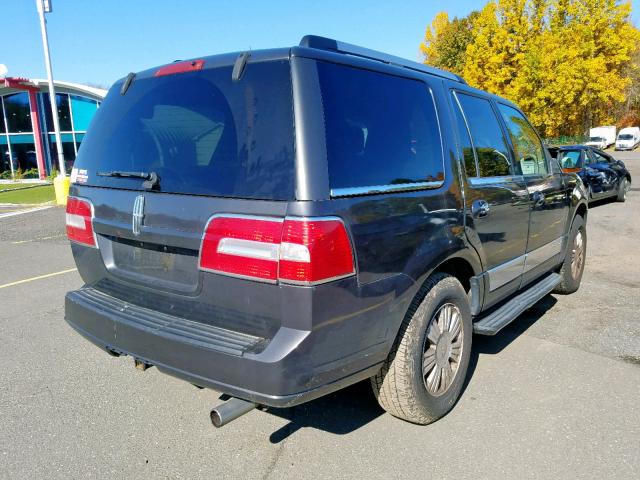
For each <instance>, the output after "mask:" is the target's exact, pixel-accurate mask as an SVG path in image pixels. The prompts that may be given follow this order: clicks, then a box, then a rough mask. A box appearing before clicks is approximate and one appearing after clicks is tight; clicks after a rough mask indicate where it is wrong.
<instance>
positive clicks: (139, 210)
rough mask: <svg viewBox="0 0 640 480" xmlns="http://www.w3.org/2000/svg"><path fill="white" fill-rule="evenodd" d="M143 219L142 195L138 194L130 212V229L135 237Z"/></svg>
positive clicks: (138, 233) (140, 228) (139, 230)
mask: <svg viewBox="0 0 640 480" xmlns="http://www.w3.org/2000/svg"><path fill="white" fill-rule="evenodd" d="M143 221H144V195H138V196H137V197H136V199H135V201H134V202H133V212H132V213H131V231H132V232H133V234H134V235H135V236H136V237H137V236H138V235H140V232H141V231H142V222H143Z"/></svg>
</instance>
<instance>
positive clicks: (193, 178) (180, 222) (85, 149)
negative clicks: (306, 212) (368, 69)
mask: <svg viewBox="0 0 640 480" xmlns="http://www.w3.org/2000/svg"><path fill="white" fill-rule="evenodd" d="M258 56H259V54H256V55H254V56H252V59H255V60H256V61H255V63H252V62H251V61H250V62H249V63H248V65H247V66H246V68H245V71H244V74H243V76H242V78H241V79H239V80H238V79H236V80H234V79H232V70H233V58H228V59H222V60H219V61H217V62H214V61H211V62H209V63H211V64H213V65H215V66H214V67H213V68H206V65H207V61H202V60H200V61H198V62H203V63H204V64H205V68H202V69H201V70H196V71H189V70H187V71H184V72H180V71H179V70H178V71H173V72H171V73H169V74H166V75H165V74H164V73H162V72H163V69H160V70H158V71H155V72H154V71H150V72H143V73H141V74H138V75H137V76H136V77H135V79H134V80H133V82H131V84H130V86H129V87H128V89H123V87H122V86H123V82H118V83H116V85H114V87H113V88H112V89H111V91H110V92H109V94H108V95H107V97H106V99H105V101H104V102H103V104H102V106H101V107H100V109H99V110H98V112H97V114H96V116H95V117H94V119H93V122H92V125H91V128H90V130H89V132H88V133H87V135H86V137H85V139H84V141H83V143H82V148H81V149H80V152H79V155H78V159H77V160H76V164H75V168H74V171H75V174H74V175H73V176H74V179H73V180H74V183H73V185H72V190H71V194H72V195H75V196H78V197H82V198H85V199H87V200H89V201H91V202H92V205H93V213H94V218H93V229H94V232H95V234H96V237H97V245H98V248H97V249H86V248H82V247H79V246H77V245H73V248H74V255H75V258H76V261H77V264H78V268H79V270H80V273H81V274H82V277H83V279H84V280H85V282H86V283H87V284H88V285H91V286H93V287H95V288H98V289H100V290H102V291H104V292H105V293H108V294H110V295H112V296H116V297H118V298H120V299H122V300H125V301H127V302H130V303H133V304H137V305H140V306H143V307H146V308H151V309H154V310H158V311H161V312H164V313H166V314H169V315H177V316H180V317H182V318H188V319H191V320H195V321H199V322H203V323H212V322H215V323H216V325H218V326H229V327H230V328H233V329H236V330H243V331H246V332H247V333H252V334H256V335H260V336H262V337H264V336H267V335H268V334H269V333H270V332H271V331H272V330H273V327H274V323H273V322H276V321H277V320H279V318H280V313H281V305H280V304H279V300H280V297H279V296H278V295H277V287H276V286H275V285H271V284H266V283H258V282H255V285H253V284H252V283H251V282H247V281H242V280H239V279H237V278H231V277H229V276H222V275H217V274H214V273H209V272H203V271H202V269H199V255H200V250H201V243H202V239H203V235H204V232H205V227H206V225H207V222H208V220H209V219H210V218H211V217H212V216H214V215H219V214H226V215H229V214H231V215H237V214H240V215H258V216H261V217H268V218H272V217H273V218H282V217H284V216H285V214H286V209H287V205H288V202H289V201H291V200H292V199H293V198H294V177H295V166H294V164H295V153H294V132H293V107H292V104H293V102H292V93H291V92H292V85H291V69H290V66H289V61H288V60H287V59H282V60H273V61H259V59H258V58H257V57H258ZM225 60H227V61H226V65H225V64H224V61H225ZM220 63H223V65H220ZM189 64H195V65H197V64H198V63H197V62H189ZM172 65H173V66H175V65H179V64H172ZM200 65H202V64H200ZM150 173H154V174H155V175H156V176H157V177H158V178H159V181H158V182H156V183H153V182H148V181H145V180H144V179H143V178H139V176H140V175H139V174H150ZM150 183H153V184H150ZM244 288H247V289H250V291H251V298H252V299H253V303H248V302H247V300H246V298H248V297H247V295H241V294H240V293H241V292H243V290H242V289H244ZM258 305H259V306H260V307H258Z"/></svg>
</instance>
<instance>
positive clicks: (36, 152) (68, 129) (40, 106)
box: [0, 77, 107, 178]
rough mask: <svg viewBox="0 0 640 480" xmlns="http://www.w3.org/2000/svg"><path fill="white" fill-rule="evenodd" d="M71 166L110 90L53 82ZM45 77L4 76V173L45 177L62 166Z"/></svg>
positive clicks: (0, 161)
mask: <svg viewBox="0 0 640 480" xmlns="http://www.w3.org/2000/svg"><path fill="white" fill-rule="evenodd" d="M54 84H55V89H56V105H57V110H58V120H59V122H60V133H61V136H62V148H63V152H64V158H65V162H66V170H67V172H70V171H71V167H72V166H73V162H74V160H75V158H76V155H77V154H78V149H79V148H80V145H81V144H82V139H83V138H84V135H85V133H86V131H87V128H88V127H89V124H90V123H91V119H92V117H93V115H94V114H95V112H96V111H97V109H98V108H99V106H100V102H101V101H102V99H103V98H104V96H105V95H106V93H107V91H106V90H104V89H101V88H95V87H89V86H86V85H80V84H76V83H69V82H60V81H56V82H54ZM51 113H52V112H51V106H50V103H49V88H48V84H47V81H46V80H29V79H25V78H15V77H6V78H0V178H13V177H15V176H16V174H17V173H18V172H20V173H24V172H25V171H30V172H32V173H33V172H35V170H37V172H38V177H39V178H44V177H46V176H47V175H50V174H51V173H52V171H53V170H57V169H58V166H57V165H56V162H57V149H56V141H55V136H54V131H53V120H52V117H51Z"/></svg>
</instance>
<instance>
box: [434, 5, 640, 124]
mask: <svg viewBox="0 0 640 480" xmlns="http://www.w3.org/2000/svg"><path fill="white" fill-rule="evenodd" d="M630 13H631V5H630V4H629V3H626V2H625V3H620V2H618V1H616V0H497V1H490V2H489V3H488V4H487V5H486V6H485V7H484V8H483V9H482V10H481V11H480V12H479V13H477V14H474V16H473V20H472V21H471V22H470V23H469V24H470V25H471V26H470V31H471V35H470V38H469V41H468V42H467V43H466V45H464V46H463V48H464V54H463V55H461V56H462V58H463V59H464V62H463V64H462V66H461V67H459V70H458V72H456V73H461V74H462V75H463V76H464V78H465V79H466V80H467V82H468V83H469V84H470V85H472V86H475V87H478V88H481V89H483V90H488V91H490V92H493V93H496V94H498V95H501V96H504V97H506V98H508V99H510V100H512V101H514V102H515V103H517V104H519V105H520V106H521V107H522V109H523V110H524V111H525V112H526V113H527V114H528V116H529V118H530V119H531V121H532V122H533V123H534V124H535V125H536V126H537V127H538V128H539V129H540V130H541V132H542V133H543V134H544V135H547V136H555V135H575V134H582V133H584V132H585V131H586V130H587V129H588V128H589V127H590V126H593V125H595V124H606V123H613V122H614V121H615V120H616V118H614V115H615V114H616V112H619V111H620V108H618V107H619V106H620V105H622V104H623V103H624V102H625V100H626V97H627V95H628V93H629V92H630V87H631V79H630V78H631V74H632V73H633V72H634V71H635V66H634V65H633V62H632V58H633V57H634V55H635V57H636V58H637V51H638V48H639V46H640V32H639V31H638V29H636V28H635V27H634V26H633V25H632V24H631V22H630ZM451 24H452V22H449V21H448V17H446V15H443V14H439V15H438V16H436V19H434V22H433V23H432V25H431V27H430V28H429V29H427V33H426V35H425V41H424V43H423V44H422V45H421V49H422V52H423V54H424V55H425V61H426V62H427V63H430V64H432V63H433V64H434V65H435V66H443V65H442V58H443V49H442V48H440V46H441V45H442V44H444V43H446V42H444V40H443V39H445V38H446V35H447V33H448V31H449V30H450V29H451V27H450V25H451ZM453 56H454V55H452V53H451V52H448V53H447V57H446V58H452V57H453ZM434 60H435V62H434Z"/></svg>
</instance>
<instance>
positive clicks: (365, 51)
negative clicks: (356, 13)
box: [300, 35, 467, 83]
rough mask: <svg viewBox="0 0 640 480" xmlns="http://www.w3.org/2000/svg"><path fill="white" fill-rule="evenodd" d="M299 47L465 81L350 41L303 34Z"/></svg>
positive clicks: (442, 71)
mask: <svg viewBox="0 0 640 480" xmlns="http://www.w3.org/2000/svg"><path fill="white" fill-rule="evenodd" d="M300 46H301V47H309V48H316V49H318V50H330V51H333V52H338V53H345V54H348V55H353V56H356V57H362V58H368V59H369V60H376V61H378V62H382V63H387V64H390V65H397V66H400V67H404V68H408V69H409V70H415V71H418V72H424V73H430V74H432V75H437V76H439V77H443V78H447V79H449V80H453V81H456V82H460V83H467V82H465V80H464V79H463V78H462V77H461V76H459V75H456V74H455V73H451V72H447V71H445V70H440V69H439V68H435V67H431V66H429V65H425V64H423V63H418V62H412V61H411V60H407V59H405V58H402V57H397V56H395V55H389V54H388V53H383V52H379V51H377V50H371V49H369V48H364V47H360V46H358V45H352V44H350V43H345V42H340V41H338V40H334V39H332V38H326V37H320V36H317V35H305V36H304V37H302V40H300Z"/></svg>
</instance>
